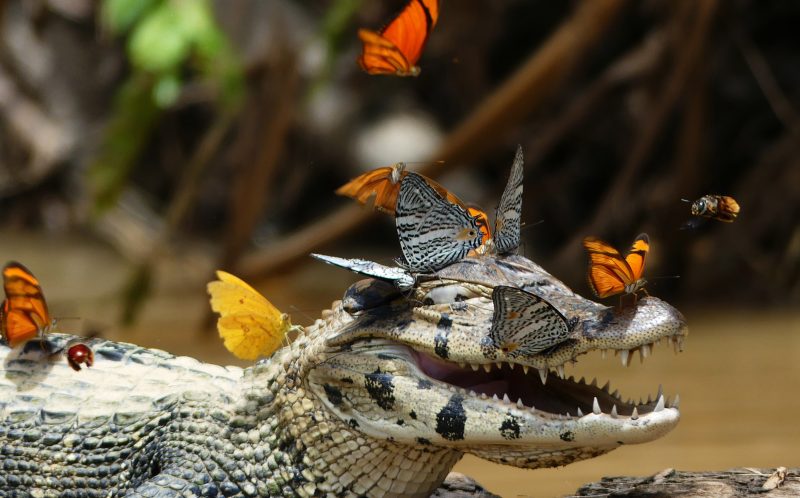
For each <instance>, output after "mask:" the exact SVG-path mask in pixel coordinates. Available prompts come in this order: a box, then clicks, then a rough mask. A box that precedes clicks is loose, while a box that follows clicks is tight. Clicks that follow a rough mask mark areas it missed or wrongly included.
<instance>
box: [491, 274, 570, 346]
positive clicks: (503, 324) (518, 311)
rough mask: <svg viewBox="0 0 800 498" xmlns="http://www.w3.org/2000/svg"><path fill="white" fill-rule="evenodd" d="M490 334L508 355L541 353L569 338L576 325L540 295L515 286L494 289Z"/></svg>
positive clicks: (501, 286) (502, 286) (494, 341)
mask: <svg viewBox="0 0 800 498" xmlns="http://www.w3.org/2000/svg"><path fill="white" fill-rule="evenodd" d="M492 303H493V304H494V311H493V314H492V328H491V329H490V330H489V337H490V338H491V340H492V343H493V344H494V346H495V347H497V348H498V349H500V350H501V351H503V353H505V355H506V356H507V357H509V358H516V357H517V356H527V355H534V354H537V353H541V352H542V351H545V350H547V349H550V348H552V347H554V346H556V345H558V344H561V343H562V342H564V341H565V340H566V339H568V338H569V336H570V333H571V331H572V327H573V326H574V324H571V323H569V322H567V319H566V318H564V315H562V314H561V312H559V311H558V310H557V309H555V308H554V307H553V305H551V304H550V303H548V302H547V301H545V300H544V299H542V298H541V297H539V296H537V295H535V294H531V293H530V292H526V291H524V290H522V289H518V288H516V287H507V286H504V285H498V286H497V287H495V288H494V289H493V290H492Z"/></svg>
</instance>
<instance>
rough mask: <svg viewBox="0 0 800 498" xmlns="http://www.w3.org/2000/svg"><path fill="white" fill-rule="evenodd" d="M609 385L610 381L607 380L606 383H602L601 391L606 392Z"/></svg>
mask: <svg viewBox="0 0 800 498" xmlns="http://www.w3.org/2000/svg"><path fill="white" fill-rule="evenodd" d="M610 387H611V381H610V380H607V381H606V383H605V384H604V385H603V387H602V388H601V389H603V391H605V392H608V389H609V388H610Z"/></svg>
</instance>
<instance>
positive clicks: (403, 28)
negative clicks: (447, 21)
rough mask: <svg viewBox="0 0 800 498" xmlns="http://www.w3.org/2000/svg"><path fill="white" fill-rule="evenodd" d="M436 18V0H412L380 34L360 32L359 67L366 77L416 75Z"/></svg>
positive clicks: (365, 30) (366, 31) (363, 30)
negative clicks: (375, 75) (371, 75)
mask: <svg viewBox="0 0 800 498" xmlns="http://www.w3.org/2000/svg"><path fill="white" fill-rule="evenodd" d="M438 19H439V1H438V0H411V1H410V2H409V3H408V4H407V5H406V6H405V8H404V9H403V10H402V11H401V12H400V14H398V15H397V17H395V18H394V19H393V20H392V22H390V23H389V25H388V26H386V27H385V28H384V29H382V30H381V31H380V32H378V33H376V32H374V31H370V30H368V29H360V30H359V31H358V37H359V38H360V39H361V41H362V43H363V51H362V54H361V57H359V58H358V63H359V65H360V66H361V68H362V69H364V71H366V72H367V73H369V74H393V75H397V76H417V75H418V74H419V71H420V69H419V67H417V66H416V63H417V61H418V60H419V58H420V55H422V49H423V48H424V46H425V43H426V42H427V41H428V36H429V35H430V32H431V30H433V27H434V26H435V25H436V21H437V20H438Z"/></svg>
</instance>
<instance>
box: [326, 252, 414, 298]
mask: <svg viewBox="0 0 800 498" xmlns="http://www.w3.org/2000/svg"><path fill="white" fill-rule="evenodd" d="M311 257H312V258H314V259H318V260H320V261H324V262H326V263H328V264H329V265H333V266H338V267H340V268H346V269H348V270H350V271H353V272H356V273H359V274H361V275H366V276H367V277H373V278H377V279H379V280H383V281H386V282H391V283H393V284H394V285H395V286H396V287H397V288H398V289H401V290H408V289H410V288H412V287H414V282H415V279H414V276H413V275H411V274H410V273H409V272H408V271H407V270H406V269H405V268H398V267H395V266H384V265H382V264H379V263H375V262H374V261H369V260H366V259H345V258H337V257H336V256H326V255H324V254H313V253H312V254H311Z"/></svg>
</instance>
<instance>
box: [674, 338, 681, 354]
mask: <svg viewBox="0 0 800 498" xmlns="http://www.w3.org/2000/svg"><path fill="white" fill-rule="evenodd" d="M672 350H673V351H674V352H675V354H678V353H680V352H681V345H680V342H678V340H677V339H675V342H673V343H672Z"/></svg>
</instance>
